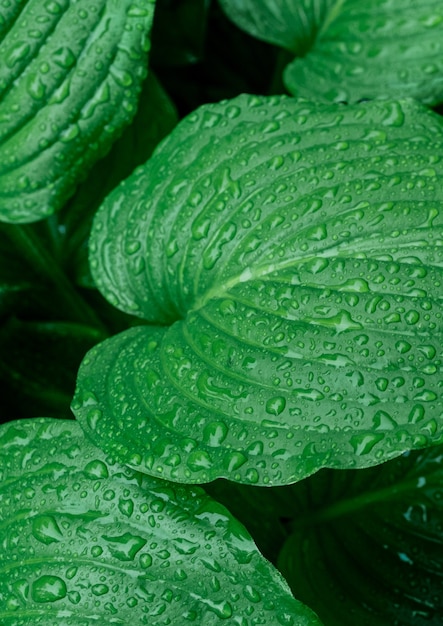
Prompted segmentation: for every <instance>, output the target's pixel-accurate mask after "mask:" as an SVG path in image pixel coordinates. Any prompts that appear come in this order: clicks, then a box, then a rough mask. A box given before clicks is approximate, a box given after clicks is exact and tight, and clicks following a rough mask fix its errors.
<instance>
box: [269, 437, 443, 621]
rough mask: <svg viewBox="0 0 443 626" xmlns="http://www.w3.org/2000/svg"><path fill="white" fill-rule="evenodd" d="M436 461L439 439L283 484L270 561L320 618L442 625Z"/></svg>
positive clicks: (440, 494)
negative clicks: (376, 463)
mask: <svg viewBox="0 0 443 626" xmlns="http://www.w3.org/2000/svg"><path fill="white" fill-rule="evenodd" d="M442 460H443V448H442V447H441V446H438V447H435V448H431V449H427V450H424V451H422V452H420V453H418V452H413V453H410V454H406V455H404V456H403V457H400V458H398V459H395V460H394V461H390V462H389V463H386V464H384V465H382V466H380V467H377V468H371V469H366V470H359V471H349V472H332V471H329V472H326V471H325V472H320V473H319V474H317V475H316V476H314V477H312V478H310V479H308V480H306V481H303V482H302V483H299V484H298V485H296V486H294V487H292V488H291V491H292V494H291V500H292V502H294V501H296V502H298V504H299V510H298V512H297V513H294V514H293V519H292V529H293V534H292V536H291V537H290V538H289V539H288V540H287V543H286V545H285V547H284V548H283V550H282V553H281V555H280V559H279V564H280V568H281V570H282V571H283V573H284V574H285V575H286V577H287V579H288V580H289V581H290V583H292V585H293V589H294V590H295V589H296V590H297V592H296V595H297V597H298V598H299V599H300V600H302V601H303V602H307V603H310V606H312V607H313V608H314V609H315V610H316V611H317V612H318V614H319V615H320V617H321V618H322V619H323V620H324V623H325V626H354V625H355V624H359V626H374V625H375V624H376V625H377V626H392V624H397V625H398V626H421V625H423V626H424V625H425V624H426V625H429V626H439V625H440V624H441V618H442V615H443V599H442V594H441V588H442V582H443V538H442V532H441V530H442V526H443V491H442V485H443V465H442ZM288 501H289V498H288Z"/></svg>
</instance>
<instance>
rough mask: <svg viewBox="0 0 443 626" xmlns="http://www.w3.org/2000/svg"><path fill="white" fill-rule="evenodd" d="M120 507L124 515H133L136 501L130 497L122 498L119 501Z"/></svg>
mask: <svg viewBox="0 0 443 626" xmlns="http://www.w3.org/2000/svg"><path fill="white" fill-rule="evenodd" d="M118 508H119V511H120V513H121V514H122V515H125V516H126V517H131V515H132V514H133V512H134V502H133V501H132V500H130V499H128V500H125V499H124V498H120V500H119V501H118Z"/></svg>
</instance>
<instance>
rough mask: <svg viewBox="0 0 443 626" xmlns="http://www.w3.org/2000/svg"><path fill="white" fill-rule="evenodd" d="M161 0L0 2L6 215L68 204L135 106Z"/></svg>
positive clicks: (14, 218)
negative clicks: (152, 29)
mask: <svg viewBox="0 0 443 626" xmlns="http://www.w3.org/2000/svg"><path fill="white" fill-rule="evenodd" d="M153 11H154V0H120V1H119V2H115V1H113V0H77V1H76V2H73V1H72V0H56V1H48V2H42V1H41V0H27V1H26V0H14V2H7V3H3V4H2V5H1V7H0V219H1V220H2V221H6V222H32V221H35V220H39V219H41V218H44V217H46V216H48V215H50V214H51V213H53V212H54V211H56V210H57V209H59V208H60V207H61V206H62V205H63V203H64V201H65V200H66V199H67V197H68V196H69V195H71V194H72V192H73V190H74V188H75V186H76V184H77V183H78V182H79V179H81V178H82V177H84V175H85V174H86V171H87V170H88V169H89V167H90V166H91V165H92V163H93V162H94V161H96V160H97V158H98V157H99V156H101V155H102V154H103V153H104V152H105V151H106V150H107V149H108V148H109V146H110V144H111V142H112V141H113V140H114V139H115V137H116V135H117V134H118V133H119V132H120V131H121V129H122V127H123V126H124V125H125V124H127V123H128V122H129V121H130V120H131V119H132V117H133V114H134V112H135V108H136V104H137V98H138V93H139V91H140V83H141V80H142V78H143V77H144V75H145V73H146V57H147V50H148V48H149V41H148V34H149V29H150V25H151V21H152V16H153Z"/></svg>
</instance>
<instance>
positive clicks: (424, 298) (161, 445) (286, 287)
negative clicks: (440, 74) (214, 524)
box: [72, 96, 443, 485]
mask: <svg viewBox="0 0 443 626" xmlns="http://www.w3.org/2000/svg"><path fill="white" fill-rule="evenodd" d="M442 131H443V128H442V123H441V120H440V118H439V117H438V116H437V115H435V114H433V113H432V112H429V111H428V110H426V109H425V108H424V107H423V106H421V105H418V104H416V103H414V102H412V101H405V102H397V101H389V102H381V101H380V102H373V103H364V104H361V105H354V106H349V107H345V106H337V105H320V104H318V105H317V104H312V103H309V102H306V101H295V100H292V99H290V98H286V97H274V98H264V97H257V96H241V97H239V98H236V99H234V100H231V101H227V102H223V103H221V104H216V105H209V106H204V107H202V108H201V109H199V110H198V111H197V112H196V113H195V114H193V115H191V116H189V117H188V118H187V119H185V120H184V121H182V122H181V123H180V124H179V125H178V126H177V127H176V129H174V131H173V132H172V133H171V134H170V135H169V137H168V138H167V139H166V140H165V141H164V142H163V143H162V144H161V145H160V147H159V148H158V149H157V151H156V152H155V153H154V156H153V157H152V158H151V160H150V161H148V163H147V164H146V166H145V167H142V168H141V169H139V170H138V171H136V172H135V173H134V175H133V176H131V177H130V178H129V179H128V180H127V181H126V182H124V183H123V184H122V185H121V186H120V187H119V188H118V189H117V190H115V191H114V192H113V193H112V194H111V195H110V196H108V199H107V200H106V201H105V203H104V205H103V207H102V208H101V210H100V211H99V213H98V215H97V218H96V221H95V225H94V228H93V233H92V239H91V267H92V271H93V274H94V278H95V280H96V283H97V285H98V286H99V288H100V289H101V290H102V292H103V293H104V295H105V296H106V297H107V298H108V300H109V301H110V302H111V303H113V304H115V305H116V306H118V307H120V308H121V309H123V310H125V311H127V312H129V313H133V314H136V315H139V316H141V317H145V319H147V320H148V321H149V322H151V323H153V324H157V325H160V324H162V326H142V327H136V328H133V329H131V330H129V331H127V332H126V333H123V334H121V335H118V336H116V337H113V338H112V339H110V340H108V341H106V342H104V343H103V344H101V345H99V346H98V347H97V348H96V349H93V350H92V351H91V352H90V353H89V354H88V356H87V357H86V359H85V360H84V363H83V365H82V367H81V369H80V373H79V377H78V390H77V395H76V397H75V400H74V403H73V405H72V407H73V410H74V412H75V413H76V415H77V417H78V418H79V420H80V422H81V424H82V426H83V427H84V428H85V430H86V432H87V433H88V435H89V436H90V437H92V439H93V440H94V441H95V442H96V443H97V444H98V445H99V446H100V447H103V448H104V449H105V450H107V451H109V452H111V451H112V453H115V454H116V455H117V456H118V458H120V459H121V460H123V461H124V462H125V463H129V464H130V465H133V466H135V467H137V468H139V469H140V470H141V471H146V472H149V473H153V474H154V475H157V474H158V473H159V472H161V474H162V475H163V476H165V477H168V478H170V479H172V480H177V481H184V482H205V481H210V480H213V479H214V478H217V477H227V478H230V479H233V480H236V481H239V482H246V483H247V482H249V483H253V484H274V485H277V484H288V483H291V482H295V481H297V480H300V479H301V478H303V477H305V476H307V475H309V474H311V473H313V472H315V471H316V470H318V469H319V468H321V467H335V468H353V467H367V466H370V465H374V464H377V463H381V462H383V461H385V460H387V459H389V458H393V457H395V456H398V455H399V454H401V453H402V452H403V451H404V450H407V449H411V448H421V447H425V446H427V445H430V444H435V443H438V442H440V441H441V440H442V437H443V435H442V420H441V414H442V390H441V371H442V362H441V350H440V346H441V343H442V313H443V308H442V297H441V281H442V277H443V276H442V267H441V245H440V243H439V242H440V237H441V234H442V229H443V212H442V201H443V197H442V192H441V189H442V184H441V183H442V177H443V164H442V160H441V153H442V149H443V132H442Z"/></svg>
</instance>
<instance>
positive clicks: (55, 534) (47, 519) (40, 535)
mask: <svg viewBox="0 0 443 626" xmlns="http://www.w3.org/2000/svg"><path fill="white" fill-rule="evenodd" d="M32 534H33V535H34V537H35V538H36V539H37V540H38V541H40V542H41V543H44V544H46V545H49V544H51V543H58V542H59V541H61V540H62V539H63V533H62V531H61V530H60V527H59V525H58V524H57V521H56V520H55V518H54V517H52V516H51V515H44V516H41V517H36V518H34V520H33V521H32Z"/></svg>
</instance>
